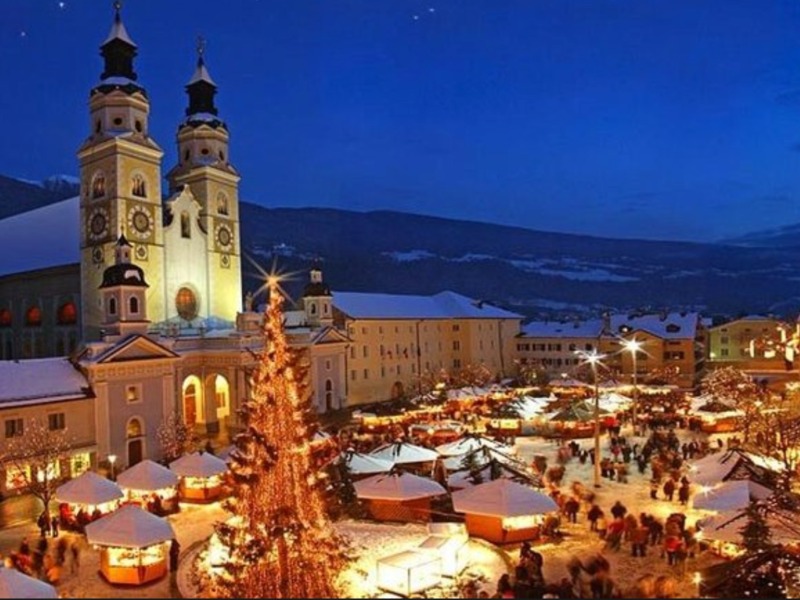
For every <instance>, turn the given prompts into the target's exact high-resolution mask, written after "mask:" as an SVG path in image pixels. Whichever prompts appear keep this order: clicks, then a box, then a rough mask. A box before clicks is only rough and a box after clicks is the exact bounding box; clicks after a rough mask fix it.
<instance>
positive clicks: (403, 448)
mask: <svg viewBox="0 0 800 600" xmlns="http://www.w3.org/2000/svg"><path fill="white" fill-rule="evenodd" d="M370 456H372V457H373V458H381V459H383V460H388V461H391V462H392V463H394V464H396V465H408V464H414V463H424V462H433V461H434V460H436V459H437V458H439V455H438V454H437V453H436V452H434V451H433V450H429V449H428V448H423V447H422V446H415V445H414V444H407V443H405V442H397V443H394V444H388V445H386V446H381V447H380V448H378V449H377V450H373V451H372V452H370Z"/></svg>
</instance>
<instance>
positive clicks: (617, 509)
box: [611, 500, 628, 519]
mask: <svg viewBox="0 0 800 600" xmlns="http://www.w3.org/2000/svg"><path fill="white" fill-rule="evenodd" d="M627 512H628V509H627V508H625V506H623V504H622V502H620V501H619V500H617V501H616V502H615V503H614V506H612V507H611V514H612V515H613V517H614V518H615V519H621V518H623V517H624V516H625V515H626V513H627Z"/></svg>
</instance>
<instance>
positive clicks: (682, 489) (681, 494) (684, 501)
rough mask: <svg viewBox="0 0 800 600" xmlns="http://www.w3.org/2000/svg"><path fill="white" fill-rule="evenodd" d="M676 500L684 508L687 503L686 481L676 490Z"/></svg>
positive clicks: (687, 486) (687, 488) (687, 487)
mask: <svg viewBox="0 0 800 600" xmlns="http://www.w3.org/2000/svg"><path fill="white" fill-rule="evenodd" d="M678 500H679V501H680V503H681V504H683V505H684V506H685V505H686V504H687V503H688V502H689V482H688V481H687V482H686V483H684V484H681V487H680V489H679V490H678Z"/></svg>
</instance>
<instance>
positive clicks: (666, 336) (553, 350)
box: [514, 312, 705, 388]
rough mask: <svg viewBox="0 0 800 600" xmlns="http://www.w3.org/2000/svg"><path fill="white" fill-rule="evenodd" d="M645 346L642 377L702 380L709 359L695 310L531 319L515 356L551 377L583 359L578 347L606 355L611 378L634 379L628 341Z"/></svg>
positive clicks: (687, 382) (639, 367)
mask: <svg viewBox="0 0 800 600" xmlns="http://www.w3.org/2000/svg"><path fill="white" fill-rule="evenodd" d="M632 339H636V340H637V341H638V342H640V343H641V344H642V347H641V349H640V350H639V352H638V353H637V356H636V372H637V374H638V375H639V376H641V377H651V378H653V379H654V380H660V381H669V382H672V383H675V384H677V385H679V386H681V387H684V388H691V387H693V386H694V385H695V384H696V383H698V380H699V377H700V376H701V373H702V371H703V369H704V363H705V328H704V326H703V323H702V319H701V318H700V315H699V314H698V313H695V312H671V313H660V314H613V315H611V314H609V315H605V316H604V317H603V318H602V319H596V320H590V321H586V322H574V323H556V322H546V321H543V322H531V323H528V324H527V325H525V327H524V328H523V330H522V333H521V334H520V335H519V336H518V337H517V339H516V340H515V345H514V347H515V350H516V354H515V359H516V360H519V361H520V362H521V363H523V364H534V365H540V366H542V367H544V368H545V369H546V370H547V371H549V372H550V373H551V374H552V375H559V374H561V373H564V372H567V373H568V372H569V371H570V370H572V369H574V368H575V367H577V366H578V365H579V364H580V363H581V358H580V356H578V355H577V354H576V351H579V350H584V351H589V350H593V349H596V350H597V351H598V352H600V353H601V354H604V355H606V358H605V359H604V364H605V365H606V366H607V368H608V376H609V377H614V378H618V379H620V380H622V381H624V382H626V383H627V382H630V381H631V380H632V378H633V377H632V375H633V362H634V361H633V357H632V356H631V353H630V352H628V351H626V350H625V349H624V346H623V343H624V342H625V341H626V340H632Z"/></svg>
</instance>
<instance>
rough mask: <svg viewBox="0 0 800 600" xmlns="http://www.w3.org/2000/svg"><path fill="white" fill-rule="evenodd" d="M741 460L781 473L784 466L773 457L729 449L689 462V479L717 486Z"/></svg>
mask: <svg viewBox="0 0 800 600" xmlns="http://www.w3.org/2000/svg"><path fill="white" fill-rule="evenodd" d="M741 460H745V461H750V462H751V463H752V464H753V465H755V466H756V467H758V468H761V469H764V470H766V471H772V472H773V473H780V472H781V471H782V470H783V469H784V466H783V464H782V463H781V462H780V461H778V460H775V459H773V458H769V457H767V456H761V455H758V454H754V453H752V452H743V451H740V450H729V451H727V452H716V453H714V454H709V455H708V456H704V457H703V458H701V459H698V460H696V461H694V462H691V463H690V464H689V479H690V480H691V481H692V482H693V483H697V484H698V485H705V486H715V485H718V484H720V483H722V482H723V481H724V480H725V479H727V478H728V476H729V475H730V474H731V473H732V472H733V470H734V469H735V468H736V467H737V465H738V464H739V462H740V461H741Z"/></svg>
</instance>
